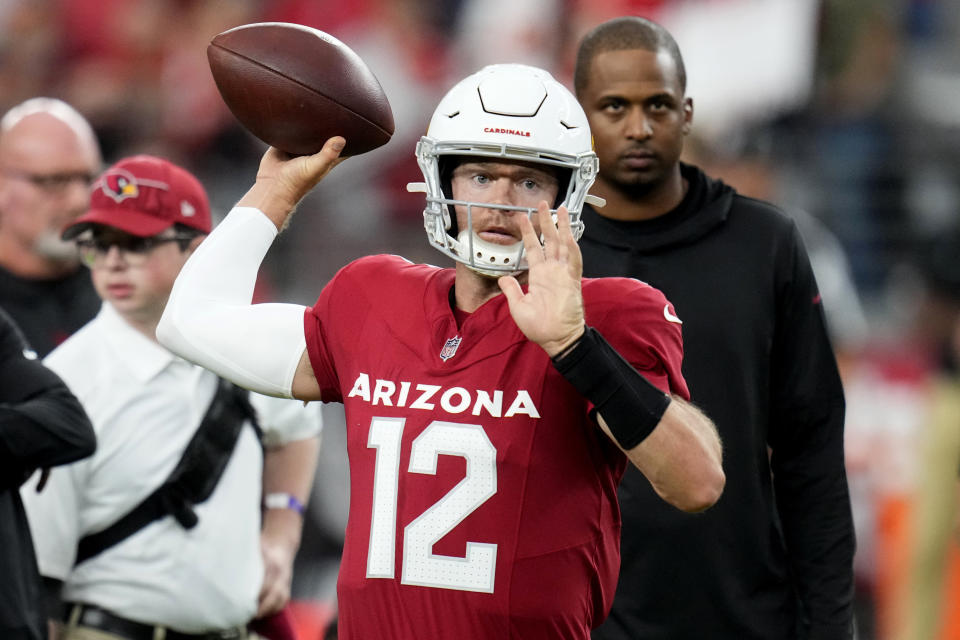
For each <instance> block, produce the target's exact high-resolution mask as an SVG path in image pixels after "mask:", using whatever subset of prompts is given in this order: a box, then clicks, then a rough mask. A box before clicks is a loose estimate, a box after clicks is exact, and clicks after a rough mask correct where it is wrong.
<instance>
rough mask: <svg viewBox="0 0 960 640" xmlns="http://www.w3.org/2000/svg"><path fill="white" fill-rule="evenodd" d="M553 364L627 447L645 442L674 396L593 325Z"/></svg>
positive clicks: (559, 355)
mask: <svg viewBox="0 0 960 640" xmlns="http://www.w3.org/2000/svg"><path fill="white" fill-rule="evenodd" d="M553 366H554V367H556V369H557V371H559V372H560V374H561V375H562V376H563V377H564V378H566V380H567V382H569V383H570V384H571V385H573V388H574V389H576V390H577V391H578V392H580V395H582V396H583V397H584V398H586V399H587V400H589V401H590V402H592V403H593V405H594V406H595V407H596V408H597V411H598V412H599V413H600V415H602V416H603V420H604V422H606V423H607V426H608V427H609V428H610V433H612V434H613V437H614V439H616V441H617V443H618V444H619V445H620V446H621V447H622V448H623V449H624V450H629V449H632V448H634V447H635V446H637V445H638V444H640V443H641V442H643V440H644V438H646V437H647V436H648V435H650V432H651V431H653V430H654V428H656V426H657V425H658V424H659V423H660V418H662V417H663V413H664V412H665V411H666V410H667V407H668V406H669V405H670V396H669V395H667V394H666V393H664V392H663V391H661V390H660V389H658V388H657V387H655V386H654V385H652V384H651V383H650V382H649V381H648V380H647V379H646V378H644V377H643V376H642V375H640V373H639V372H637V370H636V369H634V368H633V367H632V366H631V365H630V363H629V362H627V361H626V360H624V359H623V357H622V356H621V355H620V354H619V353H617V352H616V351H615V350H614V348H613V347H611V346H610V344H609V343H608V342H607V341H606V340H604V338H603V336H602V335H600V333H599V332H597V330H596V329H594V328H593V327H587V328H586V331H584V333H583V335H582V336H581V337H580V338H579V339H578V340H577V342H576V343H575V344H574V345H572V346H571V347H569V348H567V349H565V350H564V351H562V352H561V353H559V354H557V356H556V357H554V358H553Z"/></svg>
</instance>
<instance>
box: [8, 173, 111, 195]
mask: <svg viewBox="0 0 960 640" xmlns="http://www.w3.org/2000/svg"><path fill="white" fill-rule="evenodd" d="M3 173H4V174H6V175H8V176H12V177H14V178H19V179H20V180H26V181H27V182H29V183H31V184H32V185H33V186H35V187H37V188H38V189H40V190H41V191H43V192H45V193H48V194H50V195H58V194H61V193H63V192H64V191H66V190H67V187H69V186H70V185H71V184H73V183H74V182H79V183H80V184H82V185H83V186H84V187H89V186H90V185H91V184H93V180H94V178H95V177H96V176H94V174H93V173H91V172H89V171H59V172H56V173H33V172H31V171H22V170H20V169H11V168H5V169H3Z"/></svg>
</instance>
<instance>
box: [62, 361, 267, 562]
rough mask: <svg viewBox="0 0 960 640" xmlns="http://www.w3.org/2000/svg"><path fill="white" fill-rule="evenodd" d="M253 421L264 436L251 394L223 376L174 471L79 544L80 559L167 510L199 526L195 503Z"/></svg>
mask: <svg viewBox="0 0 960 640" xmlns="http://www.w3.org/2000/svg"><path fill="white" fill-rule="evenodd" d="M247 420H249V421H250V422H251V424H252V425H253V426H254V429H255V430H256V431H257V436H258V438H259V437H260V428H259V426H258V425H257V422H256V416H255V412H254V409H253V407H252V406H251V405H250V397H249V393H248V392H247V391H245V390H244V389H241V388H240V387H238V386H236V385H235V384H233V383H231V382H227V381H226V380H222V379H221V380H219V384H218V386H217V391H216V393H215V394H214V396H213V401H212V402H211V403H210V407H209V408H208V409H207V412H206V414H205V415H204V416H203V421H201V423H200V426H199V427H197V430H196V432H195V433H194V434H193V437H192V438H191V439H190V442H189V443H188V444H187V447H186V449H184V452H183V455H182V456H181V458H180V461H179V462H178V463H177V466H176V467H174V469H173V471H172V472H171V473H170V476H169V477H168V478H167V479H166V480H165V481H164V482H163V484H161V485H160V486H159V487H158V488H157V489H156V490H155V491H154V492H153V493H151V494H150V495H149V496H147V497H146V498H144V500H143V501H142V502H140V504H138V505H137V506H136V507H134V508H133V509H131V510H130V511H129V512H127V514H126V515H124V516H123V517H122V518H120V519H119V520H117V521H116V522H114V523H113V524H112V525H110V526H109V527H107V528H106V529H103V530H102V531H98V532H96V533H92V534H89V535H86V536H84V537H83V538H82V539H81V540H80V543H79V545H78V548H77V559H76V562H75V564H77V565H78V564H80V563H81V562H84V561H85V560H89V559H90V558H92V557H94V556H96V555H98V554H99V553H101V552H103V551H105V550H106V549H109V548H110V547H112V546H114V545H116V544H117V543H119V542H121V541H123V540H125V539H127V538H129V537H130V536H132V535H133V534H134V533H136V532H137V531H139V530H140V529H142V528H143V527H145V526H147V525H148V524H150V523H151V522H154V521H155V520H159V519H160V518H163V517H164V516H167V515H172V516H173V517H174V518H176V520H177V522H179V523H180V526H182V527H183V528H184V529H192V528H193V527H195V526H196V524H197V521H198V519H197V514H196V513H195V512H194V510H193V507H194V505H197V504H200V503H202V502H204V501H205V500H207V499H208V498H209V497H210V495H211V494H212V493H213V490H214V489H215V488H216V487H217V483H219V481H220V477H221V476H222V475H223V471H224V469H225V468H226V466H227V462H229V461H230V457H231V456H232V455H233V450H234V449H235V448H236V444H237V440H239V438H240V431H241V429H242V428H243V424H244V422H246V421H247Z"/></svg>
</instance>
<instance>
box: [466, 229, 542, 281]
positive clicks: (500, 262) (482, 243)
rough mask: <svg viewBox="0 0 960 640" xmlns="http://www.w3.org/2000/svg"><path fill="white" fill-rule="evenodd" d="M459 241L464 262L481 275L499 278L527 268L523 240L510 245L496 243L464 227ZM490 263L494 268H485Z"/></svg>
mask: <svg viewBox="0 0 960 640" xmlns="http://www.w3.org/2000/svg"><path fill="white" fill-rule="evenodd" d="M471 241H472V242H473V244H472V246H471ZM457 243H458V244H459V247H458V252H459V253H460V256H461V259H462V261H463V263H464V264H466V265H467V266H468V267H469V268H470V269H471V270H473V271H476V272H477V273H479V274H480V275H484V276H488V277H491V278H499V277H500V276H506V275H516V274H518V273H520V272H521V271H526V270H527V261H526V259H524V257H523V242H522V241H517V242H515V243H513V244H510V245H503V244H496V243H493V242H488V241H487V240H484V239H483V238H481V237H480V236H478V235H477V234H476V232H474V231H469V230H467V229H464V230H463V231H461V232H460V233H459V235H457ZM471 248H472V251H471ZM488 265H489V266H490V267H493V268H485V267H487V266H488Z"/></svg>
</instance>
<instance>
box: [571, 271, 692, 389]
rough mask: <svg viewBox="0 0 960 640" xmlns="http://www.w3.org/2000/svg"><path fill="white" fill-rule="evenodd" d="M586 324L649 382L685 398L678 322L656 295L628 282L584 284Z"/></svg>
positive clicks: (636, 282) (604, 280) (650, 289)
mask: <svg viewBox="0 0 960 640" xmlns="http://www.w3.org/2000/svg"><path fill="white" fill-rule="evenodd" d="M586 283H589V285H588V286H585V288H584V294H585V300H586V302H587V324H589V325H591V326H593V327H594V328H595V329H596V330H597V331H599V332H600V333H601V334H602V335H603V337H604V338H606V340H607V342H609V343H610V345H611V346H612V347H613V348H614V349H616V350H617V352H618V353H619V354H620V355H621V356H623V358H624V359H626V360H627V361H628V362H629V363H630V364H631V365H633V367H634V368H635V369H637V371H639V372H640V373H641V374H642V375H643V376H644V377H645V378H646V379H647V380H649V381H650V383H651V384H653V385H655V386H656V387H657V388H658V389H660V390H661V391H663V392H665V393H671V394H676V395H677V396H679V397H681V398H683V399H684V400H689V399H690V391H689V389H688V388H687V383H686V380H684V378H683V372H682V370H681V369H682V365H683V333H682V326H683V324H682V320H681V319H680V318H678V317H677V316H676V312H675V310H674V308H673V305H672V304H670V302H669V301H668V300H667V299H666V297H665V296H664V295H663V293H662V292H660V291H659V290H658V289H655V288H653V287H651V286H650V285H648V284H646V283H643V282H640V281H639V280H634V279H631V278H601V279H598V280H587V281H585V284H586Z"/></svg>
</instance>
